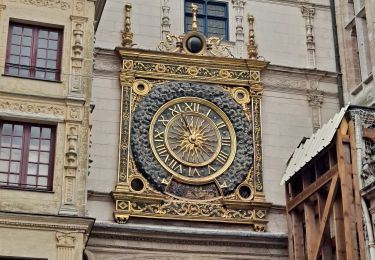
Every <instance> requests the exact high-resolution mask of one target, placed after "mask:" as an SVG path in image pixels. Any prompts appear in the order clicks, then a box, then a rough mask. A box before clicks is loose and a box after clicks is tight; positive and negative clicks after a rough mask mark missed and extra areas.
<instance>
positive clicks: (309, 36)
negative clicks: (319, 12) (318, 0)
mask: <svg viewBox="0 0 375 260" xmlns="http://www.w3.org/2000/svg"><path fill="white" fill-rule="evenodd" d="M301 12H302V16H303V17H304V18H305V28H306V46H307V67H308V68H316V58H315V41H314V32H313V29H314V26H313V21H314V15H315V8H314V7H312V6H305V5H303V6H302V7H301Z"/></svg>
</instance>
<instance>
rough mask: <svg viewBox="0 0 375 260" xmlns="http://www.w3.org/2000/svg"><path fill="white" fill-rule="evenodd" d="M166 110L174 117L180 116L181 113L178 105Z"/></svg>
mask: <svg viewBox="0 0 375 260" xmlns="http://www.w3.org/2000/svg"><path fill="white" fill-rule="evenodd" d="M168 109H169V110H170V111H171V113H172V116H175V115H177V114H180V113H181V112H182V109H181V107H180V104H177V105H175V106H174V107H173V108H172V107H169V108H168Z"/></svg>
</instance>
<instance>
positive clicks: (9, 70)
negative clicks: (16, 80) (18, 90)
mask: <svg viewBox="0 0 375 260" xmlns="http://www.w3.org/2000/svg"><path fill="white" fill-rule="evenodd" d="M8 74H10V75H18V68H14V67H10V68H9V69H8Z"/></svg>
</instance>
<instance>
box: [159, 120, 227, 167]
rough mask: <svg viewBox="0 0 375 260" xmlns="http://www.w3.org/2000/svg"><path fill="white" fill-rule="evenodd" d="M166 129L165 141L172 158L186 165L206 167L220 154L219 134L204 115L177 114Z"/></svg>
mask: <svg viewBox="0 0 375 260" xmlns="http://www.w3.org/2000/svg"><path fill="white" fill-rule="evenodd" d="M166 129H167V135H166V138H165V140H166V144H167V147H168V148H170V152H171V154H172V156H173V157H175V158H176V159H178V160H179V161H181V162H182V163H184V164H186V165H190V166H195V167H197V166H204V165H208V164H209V163H211V162H212V161H213V160H214V159H215V157H216V156H217V155H218V154H219V152H220V147H221V145H220V142H219V140H220V138H221V137H220V132H219V131H218V130H217V128H216V127H215V124H214V122H213V121H212V120H211V119H210V118H208V117H206V116H204V115H197V114H193V113H181V114H178V115H177V116H175V117H174V118H173V119H172V120H171V121H170V123H169V124H168V125H167V127H166Z"/></svg>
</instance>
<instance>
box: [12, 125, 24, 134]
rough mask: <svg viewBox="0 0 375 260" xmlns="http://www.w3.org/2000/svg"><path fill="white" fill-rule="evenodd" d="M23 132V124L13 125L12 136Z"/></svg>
mask: <svg viewBox="0 0 375 260" xmlns="http://www.w3.org/2000/svg"><path fill="white" fill-rule="evenodd" d="M22 134H23V126H22V125H14V129H13V135H14V136H22Z"/></svg>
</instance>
